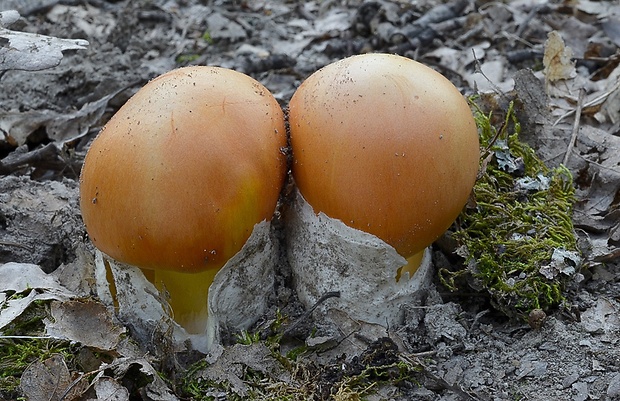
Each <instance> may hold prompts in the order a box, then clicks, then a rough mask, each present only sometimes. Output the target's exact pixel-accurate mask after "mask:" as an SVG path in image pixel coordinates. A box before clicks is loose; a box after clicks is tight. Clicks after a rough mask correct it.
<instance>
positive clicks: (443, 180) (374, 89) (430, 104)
mask: <svg viewBox="0 0 620 401" xmlns="http://www.w3.org/2000/svg"><path fill="white" fill-rule="evenodd" d="M289 122H290V134H291V146H292V150H293V160H294V163H293V177H294V179H295V182H296V184H297V186H298V188H299V190H300V192H301V194H302V195H303V196H304V198H305V199H306V200H307V201H308V203H309V204H310V205H311V206H312V207H313V208H314V210H315V212H323V213H325V214H326V215H328V216H330V217H332V218H335V219H339V220H341V221H342V222H344V223H345V224H346V225H348V226H350V227H353V228H356V229H359V230H362V231H365V232H367V233H371V234H373V235H376V236H377V237H379V238H381V239H382V240H384V241H385V242H387V243H388V244H390V245H392V246H393V247H394V248H395V249H396V250H397V251H398V252H399V253H400V254H401V255H403V256H405V257H410V256H412V255H415V254H417V253H419V252H421V251H422V250H424V248H426V247H427V246H428V245H430V244H431V243H432V242H433V241H434V240H435V239H437V238H438V237H439V236H440V235H441V234H442V233H443V232H444V231H445V230H446V229H448V228H449V226H450V225H451V224H452V222H453V221H454V220H455V219H456V217H457V216H458V214H459V213H460V211H461V209H462V208H463V206H464V205H465V203H466V201H467V199H468V196H469V194H470V192H471V190H472V187H473V185H474V183H475V180H476V174H477V171H478V164H479V157H480V151H479V142H478V134H477V128H476V124H475V122H474V119H473V116H472V113H471V110H470V108H469V105H468V103H467V101H466V100H465V99H464V98H463V96H462V95H461V94H460V92H459V91H458V90H457V89H456V88H455V87H454V85H452V83H450V81H448V80H447V79H446V78H445V77H443V76H442V75H441V74H439V73H437V72H436V71H434V70H432V69H431V68H429V67H426V66H424V65H422V64H420V63H418V62H416V61H413V60H410V59H408V58H405V57H401V56H396V55H387V54H366V55H360V56H353V57H349V58H347V59H344V60H340V61H338V62H335V63H333V64H330V65H328V66H326V67H324V68H322V69H320V70H319V71H317V72H315V73H314V74H313V75H311V76H310V77H309V78H308V79H307V80H306V81H304V82H303V83H302V85H301V86H300V87H299V88H298V89H297V91H296V92H295V94H294V95H293V98H292V99H291V101H290V105H289Z"/></svg>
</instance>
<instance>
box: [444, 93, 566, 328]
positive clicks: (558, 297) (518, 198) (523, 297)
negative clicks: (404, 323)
mask: <svg viewBox="0 0 620 401" xmlns="http://www.w3.org/2000/svg"><path fill="white" fill-rule="evenodd" d="M492 117H493V116H492V114H491V113H488V114H484V113H483V112H482V110H480V109H479V108H476V122H477V124H478V127H479V132H480V143H481V146H482V148H483V149H484V151H483V152H482V153H483V154H482V157H481V173H480V174H479V178H478V180H477V182H476V185H475V187H474V191H473V204H474V206H473V207H469V208H466V210H465V211H464V212H463V213H462V214H461V216H460V218H459V220H458V222H457V225H458V227H459V229H457V230H456V231H455V232H454V237H455V238H456V239H457V241H458V242H459V244H460V245H461V248H460V249H459V251H460V252H459V253H460V254H461V255H463V256H465V257H466V260H467V266H466V267H465V268H463V269H461V270H456V271H450V270H447V269H442V270H441V271H440V272H439V273H440V278H441V280H442V282H443V283H444V284H445V285H446V286H447V287H448V288H450V289H451V290H456V289H457V286H458V284H457V281H458V280H457V279H458V278H463V277H465V276H468V277H470V278H473V280H471V279H470V280H469V283H470V284H472V285H473V287H475V289H478V290H480V289H481V290H482V291H487V292H488V293H489V294H490V296H491V299H492V301H493V302H494V304H495V305H496V306H497V307H498V308H499V309H500V310H501V311H503V312H504V313H505V314H507V315H509V316H524V315H527V314H528V313H529V312H530V311H531V310H532V309H538V308H540V309H543V310H548V309H550V308H553V307H555V306H557V305H559V304H560V303H561V302H562V301H563V300H564V296H563V290H564V287H565V285H566V283H567V281H568V280H569V279H570V278H571V275H570V274H566V273H567V272H568V271H570V270H571V269H567V270H566V271H565V272H559V273H557V274H553V277H550V274H546V275H545V274H543V273H542V271H541V268H544V267H545V266H549V265H550V264H551V263H552V256H553V255H554V252H555V251H563V252H566V251H567V252H568V253H569V254H570V255H574V258H572V260H573V261H574V260H578V256H577V255H578V249H577V239H576V235H575V232H574V228H573V223H572V220H571V215H572V208H573V204H574V202H575V197H574V193H575V191H574V187H573V182H572V176H571V174H570V172H569V171H568V170H567V169H566V168H565V167H564V166H560V167H557V168H553V169H550V168H548V167H547V166H546V165H545V163H544V162H543V161H541V160H540V159H539V158H538V157H537V156H536V153H535V151H534V150H533V149H532V148H531V147H530V146H528V145H527V144H525V143H523V142H520V141H519V133H520V130H521V126H520V124H519V122H518V121H517V119H516V117H515V114H514V111H513V107H512V104H510V106H509V109H508V110H507V111H506V115H505V119H504V120H503V123H502V125H501V126H500V127H499V128H495V127H493V126H492V125H491V121H492ZM569 263H571V262H570V261H569ZM573 267H575V266H573ZM573 271H574V269H573ZM552 273H554V272H552Z"/></svg>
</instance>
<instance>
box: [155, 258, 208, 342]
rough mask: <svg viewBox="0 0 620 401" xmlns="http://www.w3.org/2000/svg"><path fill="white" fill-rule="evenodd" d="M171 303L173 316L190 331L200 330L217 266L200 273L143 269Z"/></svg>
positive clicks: (203, 325)
mask: <svg viewBox="0 0 620 401" xmlns="http://www.w3.org/2000/svg"><path fill="white" fill-rule="evenodd" d="M143 272H144V273H145V276H146V278H147V279H148V280H149V281H151V282H152V283H153V284H154V285H155V287H156V288H157V289H158V290H159V291H160V293H162V294H166V295H165V297H166V301H167V302H168V304H169V305H170V309H171V314H172V318H173V319H174V321H175V322H177V323H178V324H179V325H180V326H181V327H183V328H184V329H185V331H187V333H189V334H203V333H204V332H205V330H206V327H207V318H208V308H207V296H208V294H209V287H210V286H211V283H212V282H213V279H214V277H215V275H216V274H217V272H218V269H209V270H206V271H204V272H200V273H179V272H175V271H169V270H143Z"/></svg>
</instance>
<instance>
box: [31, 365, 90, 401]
mask: <svg viewBox="0 0 620 401" xmlns="http://www.w3.org/2000/svg"><path fill="white" fill-rule="evenodd" d="M74 376H75V377H74ZM21 388H22V391H23V392H24V395H25V396H26V398H27V399H28V400H29V401H61V400H75V399H77V397H78V396H80V395H81V394H83V393H84V392H85V391H86V389H87V388H88V381H87V380H86V378H85V377H79V376H77V375H73V376H72V375H71V373H70V372H69V369H68V368H67V364H66V363H65V359H64V358H63V356H62V355H53V356H52V357H50V358H48V359H46V360H45V361H36V362H34V363H32V364H31V365H30V366H28V367H27V368H26V370H25V371H24V373H23V374H22V377H21Z"/></svg>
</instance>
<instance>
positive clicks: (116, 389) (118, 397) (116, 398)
mask: <svg viewBox="0 0 620 401" xmlns="http://www.w3.org/2000/svg"><path fill="white" fill-rule="evenodd" d="M93 387H94V388H95V393H96V394H97V400H106V401H128V400H129V391H128V390H127V388H125V387H123V386H122V385H120V384H119V383H118V382H117V381H116V380H114V379H112V378H111V377H101V378H100V379H99V380H97V381H96V382H95V384H94V386H93ZM89 401H90V400H89ZM93 401H95V400H93Z"/></svg>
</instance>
